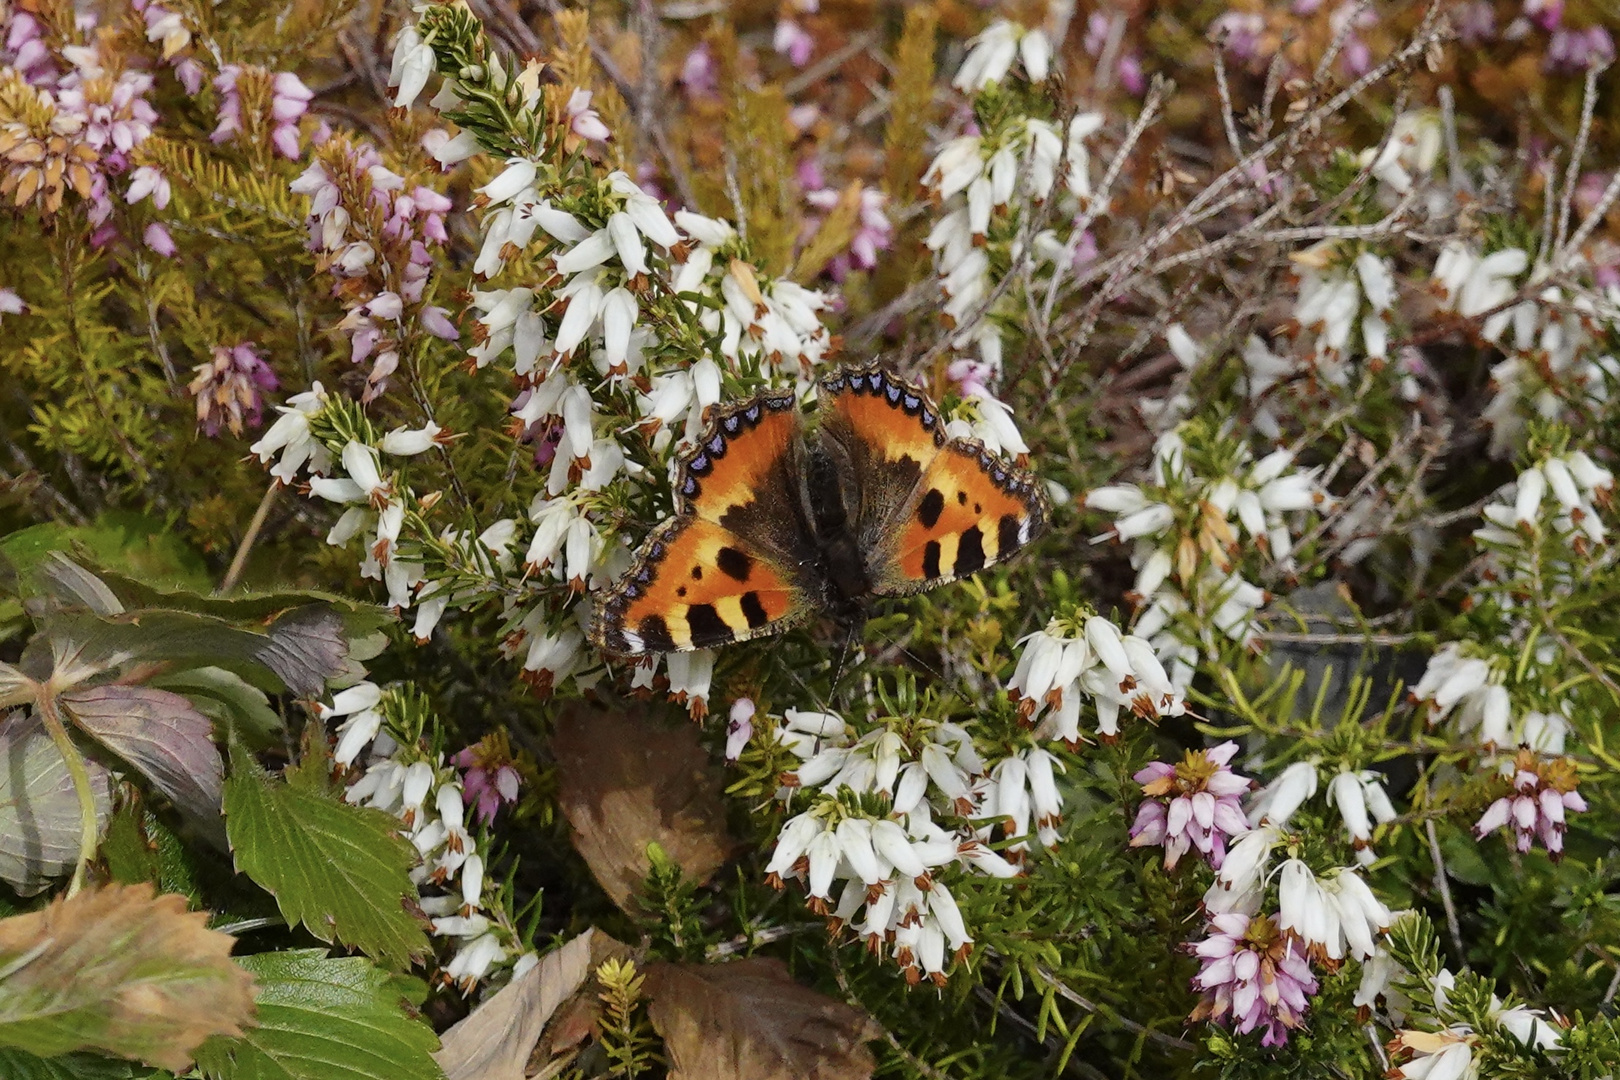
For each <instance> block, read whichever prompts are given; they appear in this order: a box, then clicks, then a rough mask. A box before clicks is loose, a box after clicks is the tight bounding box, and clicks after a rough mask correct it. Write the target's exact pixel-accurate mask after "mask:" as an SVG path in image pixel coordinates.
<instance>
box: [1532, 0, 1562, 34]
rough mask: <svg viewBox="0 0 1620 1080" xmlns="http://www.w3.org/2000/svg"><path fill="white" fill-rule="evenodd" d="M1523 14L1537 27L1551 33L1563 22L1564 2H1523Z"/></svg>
mask: <svg viewBox="0 0 1620 1080" xmlns="http://www.w3.org/2000/svg"><path fill="white" fill-rule="evenodd" d="M1524 13H1525V15H1527V16H1529V18H1530V20H1531V21H1532V22H1534V23H1535V24H1536V25H1537V26H1539V27H1541V28H1542V29H1543V30H1546V31H1548V32H1551V31H1553V30H1556V29H1558V24H1559V23H1561V22H1563V21H1564V0H1524Z"/></svg>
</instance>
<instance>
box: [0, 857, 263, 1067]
mask: <svg viewBox="0 0 1620 1080" xmlns="http://www.w3.org/2000/svg"><path fill="white" fill-rule="evenodd" d="M235 940H236V939H235V938H233V937H231V936H230V935H229V934H222V933H219V932H218V931H216V930H210V929H208V914H207V912H202V911H187V910H186V899H185V897H183V896H179V895H176V894H174V893H167V894H164V895H162V896H155V895H153V890H152V886H151V885H149V884H146V883H144V882H143V883H141V884H139V885H109V886H107V887H105V888H101V889H91V890H88V891H85V892H81V893H79V894H78V895H77V896H75V897H73V898H72V899H71V900H69V899H61V898H58V899H56V900H53V901H52V902H51V904H50V905H49V906H48V907H46V908H45V909H43V910H41V911H35V912H30V913H29V914H27V915H18V916H15V917H13V918H10V919H4V920H0V970H4V971H6V972H7V974H6V975H5V976H4V977H3V978H0V1045H9V1046H17V1047H22V1048H25V1049H27V1050H28V1051H30V1052H31V1053H35V1054H43V1055H46V1056H51V1055H55V1054H65V1053H68V1052H70V1051H74V1050H99V1051H101V1052H103V1053H108V1054H113V1055H116V1056H118V1057H124V1058H131V1059H134V1060H137V1061H144V1062H146V1063H147V1064H150V1065H157V1066H161V1067H162V1068H166V1069H171V1070H174V1071H176V1072H178V1071H180V1070H182V1069H185V1068H188V1067H189V1066H190V1065H191V1061H192V1056H193V1052H194V1051H195V1050H196V1048H197V1047H198V1045H199V1044H201V1043H202V1041H203V1040H204V1039H206V1038H208V1037H209V1036H210V1035H216V1034H222V1035H239V1034H241V1031H242V1027H243V1025H245V1024H248V1023H249V1022H250V1021H251V1020H252V1018H253V976H252V975H250V974H248V972H246V971H244V970H243V969H242V968H240V967H238V966H237V965H236V964H234V963H232V962H231V946H232V945H233V944H234V943H235ZM203 1002H206V1003H207V1005H206V1007H200V1003H203Z"/></svg>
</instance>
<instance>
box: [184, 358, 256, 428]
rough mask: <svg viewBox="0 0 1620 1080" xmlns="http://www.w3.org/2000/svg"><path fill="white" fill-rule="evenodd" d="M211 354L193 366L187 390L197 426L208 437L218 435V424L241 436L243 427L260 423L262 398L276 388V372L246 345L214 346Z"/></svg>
mask: <svg viewBox="0 0 1620 1080" xmlns="http://www.w3.org/2000/svg"><path fill="white" fill-rule="evenodd" d="M213 353H214V358H213V360H211V361H210V362H208V363H206V364H199V365H197V369H196V372H197V373H196V377H195V378H193V379H192V380H191V385H190V386H189V387H187V389H189V390H190V391H191V393H192V396H194V397H195V398H196V399H197V426H198V427H200V428H202V430H203V433H204V434H205V435H207V436H208V437H209V438H213V437H215V436H216V435H218V434H219V429H220V427H221V425H223V426H225V427H229V428H230V430H231V434H232V435H241V434H242V428H243V427H244V425H245V426H249V427H258V426H259V425H260V423H262V422H263V416H264V395H265V394H266V393H268V392H269V391H271V390H274V389H276V387H277V385H278V383H277V381H276V373H275V372H274V371H272V370H270V365H269V364H267V363H265V361H264V357H262V356H261V355H260V354H259V350H258V349H257V348H256V347H255V346H253V345H252V344H251V343H248V342H243V343H242V344H240V345H234V346H232V345H215V346H214V349H213Z"/></svg>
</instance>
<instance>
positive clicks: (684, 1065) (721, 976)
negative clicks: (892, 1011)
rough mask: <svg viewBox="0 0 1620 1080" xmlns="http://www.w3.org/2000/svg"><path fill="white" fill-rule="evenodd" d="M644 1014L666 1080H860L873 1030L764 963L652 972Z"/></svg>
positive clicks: (869, 1022)
mask: <svg viewBox="0 0 1620 1080" xmlns="http://www.w3.org/2000/svg"><path fill="white" fill-rule="evenodd" d="M646 994H647V997H648V998H649V999H650V1001H649V1004H648V1006H647V1016H648V1018H649V1019H651V1020H652V1025H653V1027H654V1028H655V1029H656V1030H657V1031H658V1034H660V1035H662V1036H663V1037H664V1049H665V1051H666V1053H667V1054H668V1057H669V1077H670V1080H865V1078H867V1077H870V1076H871V1075H872V1069H873V1068H874V1065H875V1063H874V1061H873V1058H872V1052H871V1051H870V1050H868V1049H867V1048H866V1043H867V1041H868V1040H871V1039H875V1038H878V1037H879V1036H880V1035H881V1034H882V1031H881V1029H880V1028H879V1027H878V1025H877V1022H876V1021H874V1020H873V1019H872V1018H871V1017H870V1016H867V1015H866V1014H865V1013H863V1012H861V1011H860V1010H858V1009H854V1008H851V1007H850V1006H848V1005H845V1004H844V1003H843V1002H841V1001H835V1000H834V999H832V998H830V997H827V996H826V995H825V994H820V993H817V992H816V991H814V990H811V989H809V988H807V987H803V986H800V985H799V984H798V983H796V982H794V981H793V977H792V976H791V975H789V974H788V970H787V965H785V964H783V963H782V962H781V961H780V960H777V959H774V958H772V957H763V956H759V957H753V958H751V959H748V960H739V961H736V962H735V963H730V964H654V965H652V966H651V967H649V968H648V969H647V987H646Z"/></svg>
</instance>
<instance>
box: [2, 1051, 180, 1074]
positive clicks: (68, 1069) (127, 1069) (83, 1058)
mask: <svg viewBox="0 0 1620 1080" xmlns="http://www.w3.org/2000/svg"><path fill="white" fill-rule="evenodd" d="M0 1076H3V1077H5V1080H173V1077H174V1074H173V1073H171V1072H167V1071H165V1070H163V1069H149V1068H147V1067H146V1066H145V1065H137V1064H135V1063H134V1062H133V1061H120V1060H119V1059H118V1058H110V1057H101V1056H100V1055H98V1054H63V1055H62V1056H60V1057H51V1058H42V1057H35V1056H34V1055H33V1054H30V1053H28V1051H26V1050H10V1049H6V1048H3V1047H0Z"/></svg>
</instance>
